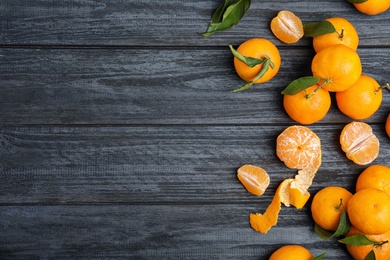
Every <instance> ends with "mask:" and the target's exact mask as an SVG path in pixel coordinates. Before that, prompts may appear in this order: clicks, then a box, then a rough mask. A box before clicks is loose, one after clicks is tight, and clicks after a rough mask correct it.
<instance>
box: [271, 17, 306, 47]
mask: <svg viewBox="0 0 390 260" xmlns="http://www.w3.org/2000/svg"><path fill="white" fill-rule="evenodd" d="M271 31H272V33H273V34H274V35H275V36H276V38H278V39H279V40H280V41H282V42H284V43H289V44H290V43H295V42H297V41H298V40H299V39H301V38H302V37H303V24H302V21H301V19H300V18H299V17H298V16H296V15H295V14H294V13H293V12H290V11H280V12H279V13H278V15H277V16H275V17H274V18H273V19H272V20H271Z"/></svg>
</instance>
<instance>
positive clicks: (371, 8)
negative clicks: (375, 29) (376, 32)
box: [353, 0, 390, 15]
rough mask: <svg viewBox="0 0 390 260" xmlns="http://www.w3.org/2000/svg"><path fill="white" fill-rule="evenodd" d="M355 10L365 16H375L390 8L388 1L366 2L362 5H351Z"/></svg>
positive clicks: (375, 0)
mask: <svg viewBox="0 0 390 260" xmlns="http://www.w3.org/2000/svg"><path fill="white" fill-rule="evenodd" d="M353 5H354V6H355V8H356V9H357V10H358V11H359V12H361V13H364V14H367V15H377V14H380V13H383V12H386V11H387V9H389V8H390V1H389V0H367V1H365V2H363V3H356V4H353Z"/></svg>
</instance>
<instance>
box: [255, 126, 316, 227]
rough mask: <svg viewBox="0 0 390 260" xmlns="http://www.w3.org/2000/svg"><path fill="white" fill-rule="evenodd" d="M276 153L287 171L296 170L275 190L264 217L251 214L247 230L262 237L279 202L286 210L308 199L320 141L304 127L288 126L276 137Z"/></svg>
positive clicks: (300, 204)
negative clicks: (292, 175)
mask: <svg viewBox="0 0 390 260" xmlns="http://www.w3.org/2000/svg"><path fill="white" fill-rule="evenodd" d="M276 142H277V143H276V153H277V156H278V157H279V159H280V160H282V161H284V162H285V164H286V166H287V167H289V168H297V169H299V170H298V174H297V175H296V176H295V178H294V179H292V178H288V179H285V180H284V181H283V182H282V183H281V184H280V185H279V187H278V188H277V190H276V193H275V196H274V198H273V199H272V202H271V204H270V205H269V206H268V208H267V209H266V211H265V213H264V214H260V213H251V214H250V216H249V220H250V225H251V227H252V228H253V229H254V230H256V231H258V232H261V233H263V234H265V233H267V232H268V231H269V230H270V229H271V227H273V226H274V225H276V223H277V221H278V216H279V211H280V209H281V203H283V204H284V205H285V206H287V207H289V206H291V205H293V206H295V207H296V208H297V209H300V208H302V207H303V206H304V205H305V204H306V202H307V201H308V200H309V197H310V193H309V192H308V188H309V187H310V186H311V184H312V182H313V179H314V176H315V174H316V172H317V171H318V169H319V167H320V165H321V161H322V151H321V142H320V138H319V137H318V136H317V135H316V134H315V133H314V132H313V131H311V130H310V129H309V128H307V127H304V126H290V127H288V128H286V129H285V130H284V131H283V132H282V133H281V134H280V135H279V136H278V138H277V141H276Z"/></svg>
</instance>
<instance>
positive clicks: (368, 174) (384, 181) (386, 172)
mask: <svg viewBox="0 0 390 260" xmlns="http://www.w3.org/2000/svg"><path fill="white" fill-rule="evenodd" d="M367 188H376V189H379V190H383V191H385V192H387V194H389V195H390V167H388V166H386V165H381V164H373V165H370V166H368V167H367V168H366V169H364V171H362V172H361V173H360V174H359V177H358V179H357V181H356V192H358V191H360V190H363V189H367Z"/></svg>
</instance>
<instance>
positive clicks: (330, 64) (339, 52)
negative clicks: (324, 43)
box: [311, 44, 362, 92]
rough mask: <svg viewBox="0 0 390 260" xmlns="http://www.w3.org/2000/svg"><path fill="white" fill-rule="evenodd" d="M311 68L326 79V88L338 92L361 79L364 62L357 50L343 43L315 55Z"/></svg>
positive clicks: (317, 75) (318, 75)
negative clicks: (362, 62)
mask: <svg viewBox="0 0 390 260" xmlns="http://www.w3.org/2000/svg"><path fill="white" fill-rule="evenodd" d="M311 70H312V72H313V76H314V77H318V78H321V79H322V80H323V81H324V86H323V88H324V89H326V90H328V91H333V92H337V91H343V90H346V89H348V88H349V87H350V86H352V85H353V84H354V83H355V82H356V81H357V80H358V79H359V77H360V75H361V74H362V64H361V61H360V57H359V55H358V54H357V52H356V51H354V50H353V49H351V48H349V47H347V46H345V45H342V44H334V45H330V46H328V47H326V48H324V49H322V50H321V51H319V52H318V53H317V54H316V55H315V56H314V58H313V60H312V63H311Z"/></svg>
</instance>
